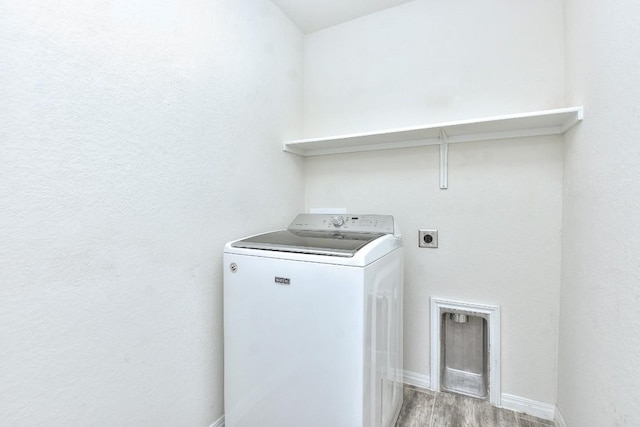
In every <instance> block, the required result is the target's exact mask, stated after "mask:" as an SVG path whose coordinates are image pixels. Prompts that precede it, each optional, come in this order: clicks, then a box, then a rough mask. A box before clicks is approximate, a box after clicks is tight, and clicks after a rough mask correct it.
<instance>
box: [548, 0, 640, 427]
mask: <svg viewBox="0 0 640 427" xmlns="http://www.w3.org/2000/svg"><path fill="white" fill-rule="evenodd" d="M565 8H566V10H565V15H566V52H567V53H566V67H567V73H566V86H567V99H568V101H569V102H571V103H584V105H585V120H584V123H583V124H581V125H580V126H579V127H577V128H576V129H575V130H574V131H572V132H570V133H569V134H568V135H567V138H566V141H565V148H566V149H565V162H566V163H565V169H564V176H565V179H564V203H563V204H564V217H563V231H562V244H563V249H562V292H561V311H560V312H561V321H560V352H559V385H558V407H559V409H560V412H561V413H562V415H563V418H564V420H565V422H566V424H567V426H571V427H572V426H637V425H640V412H639V411H638V408H640V392H638V380H639V378H640V377H639V375H638V366H640V311H639V310H638V304H640V286H639V285H640V262H639V261H638V260H639V259H640V243H639V242H640V222H639V221H638V219H639V218H640V173H639V171H640V146H639V145H638V140H639V139H640V122H639V121H638V98H640V86H639V85H638V81H639V78H640V71H639V70H640V54H639V52H640V49H639V45H638V40H640V28H639V27H638V25H637V24H638V16H640V4H639V3H638V2H637V1H633V0H622V1H616V2H613V3H607V4H604V3H602V2H599V1H595V0H588V1H575V0H566V1H565Z"/></svg>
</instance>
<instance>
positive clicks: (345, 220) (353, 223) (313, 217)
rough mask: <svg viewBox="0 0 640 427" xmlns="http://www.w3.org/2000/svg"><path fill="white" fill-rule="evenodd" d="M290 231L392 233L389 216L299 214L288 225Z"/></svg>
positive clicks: (392, 224)
mask: <svg viewBox="0 0 640 427" xmlns="http://www.w3.org/2000/svg"><path fill="white" fill-rule="evenodd" d="M288 230H290V231H302V230H305V231H326V230H330V231H331V230H333V231H344V232H350V233H385V234H393V233H394V221H393V216H391V215H348V214H345V215H328V214H300V215H298V216H297V217H296V218H295V219H294V220H293V222H292V223H291V224H290V225H289V227H288Z"/></svg>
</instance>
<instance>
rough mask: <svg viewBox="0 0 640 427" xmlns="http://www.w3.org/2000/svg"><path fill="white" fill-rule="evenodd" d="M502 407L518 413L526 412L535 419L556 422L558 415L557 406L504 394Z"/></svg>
mask: <svg viewBox="0 0 640 427" xmlns="http://www.w3.org/2000/svg"><path fill="white" fill-rule="evenodd" d="M502 407H503V408H505V409H511V410H512V411H516V412H524V413H526V414H529V415H533V416H534V417H538V418H543V419H545V420H549V421H554V417H555V415H556V407H555V405H550V404H548V403H542V402H538V401H536V400H531V399H526V398H524V397H520V396H514V395H512V394H507V393H502Z"/></svg>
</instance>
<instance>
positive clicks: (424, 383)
mask: <svg viewBox="0 0 640 427" xmlns="http://www.w3.org/2000/svg"><path fill="white" fill-rule="evenodd" d="M402 381H403V382H404V383H405V384H409V385H413V386H416V387H420V388H427V389H430V388H431V380H430V378H429V375H424V374H417V373H415V372H411V371H403V372H402Z"/></svg>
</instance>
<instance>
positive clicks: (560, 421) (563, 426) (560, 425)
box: [553, 406, 567, 427]
mask: <svg viewBox="0 0 640 427" xmlns="http://www.w3.org/2000/svg"><path fill="white" fill-rule="evenodd" d="M553 421H554V422H555V423H556V427H567V423H565V422H564V418H562V414H561V413H560V409H558V407H557V406H556V416H555V418H554V420H553Z"/></svg>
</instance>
